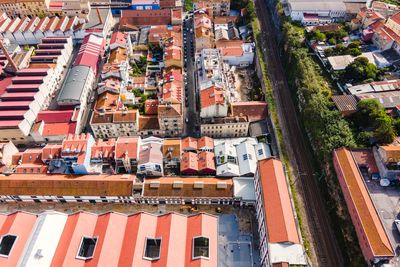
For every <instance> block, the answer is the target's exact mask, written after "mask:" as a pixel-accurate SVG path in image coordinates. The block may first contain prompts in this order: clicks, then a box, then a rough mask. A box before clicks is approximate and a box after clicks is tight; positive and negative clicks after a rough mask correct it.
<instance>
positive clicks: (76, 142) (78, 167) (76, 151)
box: [50, 134, 95, 175]
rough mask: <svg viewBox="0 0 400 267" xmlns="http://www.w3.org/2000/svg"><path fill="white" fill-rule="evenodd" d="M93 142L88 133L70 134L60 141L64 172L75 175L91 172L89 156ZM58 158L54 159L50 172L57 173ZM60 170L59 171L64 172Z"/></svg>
mask: <svg viewBox="0 0 400 267" xmlns="http://www.w3.org/2000/svg"><path fill="white" fill-rule="evenodd" d="M94 144H95V140H94V138H93V136H91V135H90V134H80V135H78V134H77V135H73V134H70V135H68V136H67V138H66V139H65V140H64V141H63V142H62V148H61V158H62V160H63V163H65V171H64V172H65V173H74V174H77V175H83V174H89V173H91V172H92V169H91V166H90V158H91V151H92V146H93V145H94ZM58 164H59V160H58V159H57V160H54V162H53V164H51V165H52V167H55V168H53V170H51V171H50V172H54V173H59V170H60V169H59V168H57V167H58V166H59V165H58ZM64 172H61V173H64Z"/></svg>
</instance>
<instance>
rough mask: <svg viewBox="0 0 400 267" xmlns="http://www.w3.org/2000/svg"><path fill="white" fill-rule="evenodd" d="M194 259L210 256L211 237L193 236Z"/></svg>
mask: <svg viewBox="0 0 400 267" xmlns="http://www.w3.org/2000/svg"><path fill="white" fill-rule="evenodd" d="M192 257H193V259H194V260H196V259H209V258H210V239H209V238H208V237H204V236H198V237H195V238H193V255H192Z"/></svg>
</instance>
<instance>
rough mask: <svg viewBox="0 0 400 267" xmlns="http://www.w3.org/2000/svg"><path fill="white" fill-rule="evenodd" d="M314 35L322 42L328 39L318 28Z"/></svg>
mask: <svg viewBox="0 0 400 267" xmlns="http://www.w3.org/2000/svg"><path fill="white" fill-rule="evenodd" d="M314 37H315V39H316V40H317V41H319V42H322V41H325V40H326V36H325V34H323V33H322V32H320V31H319V30H316V31H315V32H314Z"/></svg>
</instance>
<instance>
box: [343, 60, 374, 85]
mask: <svg viewBox="0 0 400 267" xmlns="http://www.w3.org/2000/svg"><path fill="white" fill-rule="evenodd" d="M377 73H378V69H377V68H376V66H375V65H374V64H372V63H369V61H368V59H367V58H366V57H358V58H356V59H355V60H354V61H353V62H352V63H350V64H349V65H348V66H347V67H346V69H345V72H344V78H345V79H347V80H353V81H356V82H357V81H358V82H359V81H363V80H366V79H374V80H375V79H376V75H377Z"/></svg>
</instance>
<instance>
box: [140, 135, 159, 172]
mask: <svg viewBox="0 0 400 267" xmlns="http://www.w3.org/2000/svg"><path fill="white" fill-rule="evenodd" d="M162 146H163V139H160V138H157V137H148V138H146V139H142V140H141V143H140V149H139V160H138V167H137V172H136V173H137V175H144V176H146V177H147V176H150V177H152V176H163V175H164V167H163V151H162Z"/></svg>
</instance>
